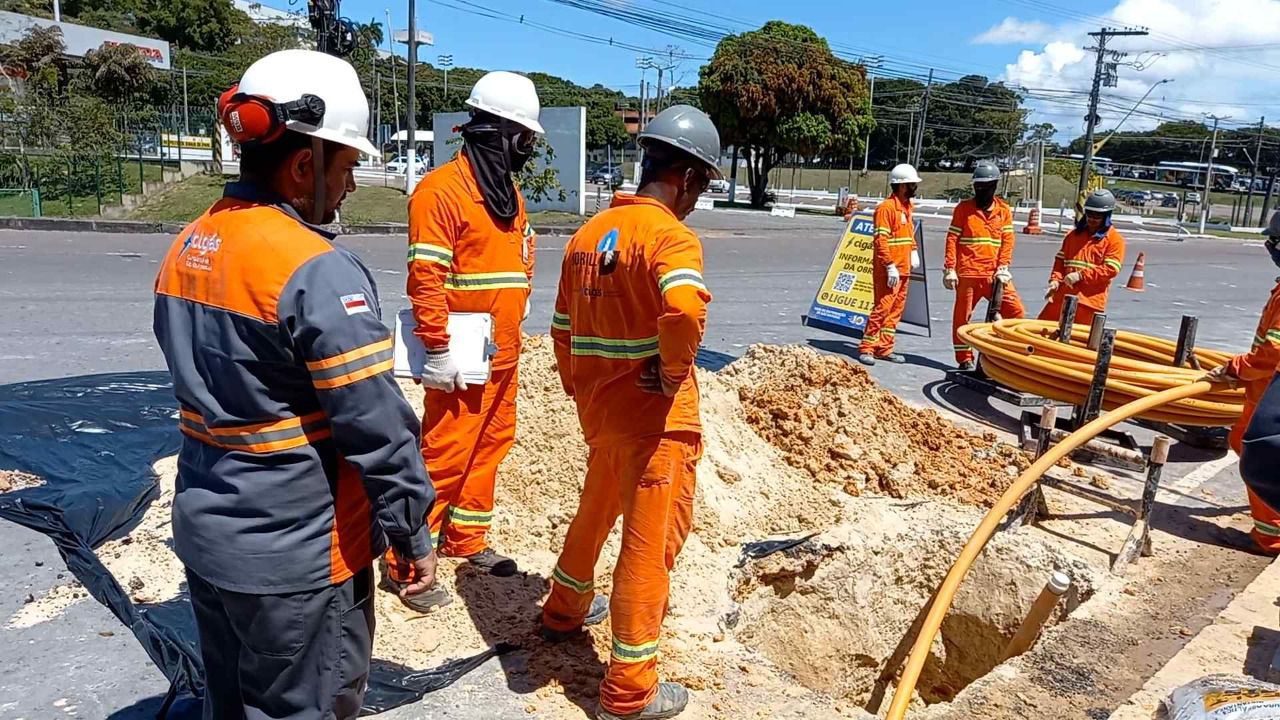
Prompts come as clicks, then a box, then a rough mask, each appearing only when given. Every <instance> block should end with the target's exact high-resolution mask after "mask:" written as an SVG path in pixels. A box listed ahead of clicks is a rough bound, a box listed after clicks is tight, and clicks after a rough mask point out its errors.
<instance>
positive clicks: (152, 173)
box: [0, 162, 162, 218]
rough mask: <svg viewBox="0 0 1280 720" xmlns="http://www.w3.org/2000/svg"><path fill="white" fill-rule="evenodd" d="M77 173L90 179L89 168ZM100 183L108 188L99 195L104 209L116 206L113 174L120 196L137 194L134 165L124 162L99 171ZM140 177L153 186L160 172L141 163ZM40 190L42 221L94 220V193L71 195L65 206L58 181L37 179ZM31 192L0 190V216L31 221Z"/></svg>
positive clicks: (61, 185)
mask: <svg viewBox="0 0 1280 720" xmlns="http://www.w3.org/2000/svg"><path fill="white" fill-rule="evenodd" d="M76 172H77V173H79V174H82V176H86V175H87V177H88V178H92V177H93V173H94V171H93V168H92V167H84V168H77V170H76ZM100 173H101V175H100V176H99V177H100V178H101V181H102V183H103V185H110V187H109V188H105V187H104V189H103V191H102V205H103V207H104V208H105V207H108V206H110V205H116V204H119V201H120V190H119V189H118V188H117V186H116V180H117V177H116V175H117V173H119V174H120V177H119V178H118V179H119V180H120V181H122V183H123V186H124V192H125V193H127V194H136V193H138V192H140V189H141V185H140V182H139V179H138V165H137V163H128V162H124V163H122V165H121V166H117V165H115V164H112V165H110V166H108V167H103V168H101V170H100ZM142 176H143V179H144V180H145V181H146V182H157V181H159V180H160V179H161V178H162V168H161V166H160V165H159V164H156V163H144V164H143V166H142ZM40 186H41V192H40V197H41V203H40V205H41V214H42V215H43V216H44V217H78V218H80V217H94V216H96V215H97V214H98V195H97V193H96V192H94V193H89V194H81V193H77V194H73V195H72V196H71V198H70V203H69V204H68V198H67V196H66V194H65V193H64V192H63V184H62V179H61V178H57V177H44V178H41V179H40ZM31 197H32V193H31V191H19V190H0V216H5V217H31V216H32V214H33V210H32V203H31Z"/></svg>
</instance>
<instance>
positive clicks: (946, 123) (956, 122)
mask: <svg viewBox="0 0 1280 720" xmlns="http://www.w3.org/2000/svg"><path fill="white" fill-rule="evenodd" d="M1021 104H1022V97H1021V96H1020V95H1019V94H1018V93H1016V92H1014V91H1013V90H1012V89H1010V88H1008V87H1006V86H1005V85H1004V84H1003V83H998V82H994V83H993V82H991V81H989V80H988V79H987V78H985V77H983V76H981V75H966V76H965V77H962V78H960V79H959V80H957V81H955V82H951V83H944V84H941V85H937V84H935V85H934V87H933V89H932V90H931V91H930V100H929V115H928V118H927V120H926V122H925V131H924V145H923V151H922V159H921V164H922V165H931V166H935V167H936V166H937V165H938V163H939V162H941V161H943V160H947V161H950V162H952V163H956V162H959V163H963V165H964V167H965V169H972V167H973V165H974V163H976V162H977V161H978V160H981V159H984V158H991V157H1002V156H1006V155H1008V154H1009V153H1011V152H1012V151H1013V148H1014V146H1015V145H1016V144H1017V142H1018V139H1019V138H1020V137H1022V135H1023V132H1024V131H1025V128H1026V124H1025V118H1026V111H1025V110H1023V109H1022V107H1021Z"/></svg>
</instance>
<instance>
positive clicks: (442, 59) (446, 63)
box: [436, 55, 453, 105]
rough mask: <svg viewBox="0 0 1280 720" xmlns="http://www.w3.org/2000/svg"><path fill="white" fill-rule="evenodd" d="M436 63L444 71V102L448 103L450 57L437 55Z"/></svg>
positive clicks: (451, 58) (451, 65) (451, 61)
mask: <svg viewBox="0 0 1280 720" xmlns="http://www.w3.org/2000/svg"><path fill="white" fill-rule="evenodd" d="M436 63H437V64H439V65H440V67H441V68H443V69H444V101H445V104H446V105H447V104H448V103H449V68H451V67H453V56H452V55H437V56H436Z"/></svg>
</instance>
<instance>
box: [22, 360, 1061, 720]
mask: <svg viewBox="0 0 1280 720" xmlns="http://www.w3.org/2000/svg"><path fill="white" fill-rule="evenodd" d="M699 382H700V383H701V389H702V414H703V424H704V428H705V430H704V445H705V455H704V459H703V461H702V463H701V465H700V466H699V473H698V488H697V494H696V499H695V510H694V517H695V523H694V529H693V533H692V534H691V535H690V537H689V538H688V540H687V542H686V544H685V546H684V549H683V551H682V553H681V556H680V560H679V562H678V563H677V565H676V569H675V572H674V573H673V577H672V594H671V606H670V616H669V619H668V621H667V623H666V624H665V626H664V634H663V639H662V659H661V667H662V673H663V676H664V677H665V678H667V679H671V680H676V681H679V682H683V683H685V684H687V685H688V686H689V687H691V688H692V689H694V690H700V691H705V692H704V693H703V694H701V695H699V696H698V700H697V702H698V704H699V709H698V711H697V712H694V713H692V714H691V717H775V716H780V713H781V710H782V709H785V710H787V712H788V714H790V713H794V712H796V711H797V708H807V710H806V711H805V712H806V713H807V714H806V715H804V716H825V717H836V716H842V715H857V714H858V711H857V710H856V709H855V708H854V707H853V706H852V705H851V704H850V703H849V702H848V701H844V700H838V699H833V698H831V697H830V696H829V695H828V694H827V693H821V692H815V691H814V690H813V689H811V688H805V687H800V686H797V685H796V684H795V683H794V682H793V681H792V680H790V679H788V678H787V677H786V675H785V674H784V669H785V671H786V672H792V673H798V672H800V670H799V664H801V663H800V659H802V657H803V654H804V653H805V652H809V650H806V649H805V648H804V647H803V646H797V647H794V648H791V647H782V646H780V645H778V642H780V641H779V639H778V637H779V636H776V635H775V636H772V637H771V638H765V636H764V635H763V634H762V632H761V628H762V627H764V626H766V625H767V624H768V623H771V622H775V621H783V620H785V617H786V613H785V611H784V610H778V611H774V610H770V609H768V608H767V607H766V605H767V603H765V600H766V599H767V598H768V597H769V596H772V595H774V594H775V589H774V588H773V587H772V586H770V585H769V584H768V583H764V582H761V581H760V580H759V578H760V577H761V576H760V573H759V572H753V571H751V570H750V569H751V568H752V567H753V565H752V564H751V563H748V564H747V566H746V567H747V570H739V569H737V568H740V567H742V565H741V560H742V556H741V546H742V545H743V544H744V543H747V542H750V541H754V540H761V539H765V538H769V537H778V536H795V535H800V534H809V533H815V532H823V531H827V532H833V533H837V535H836V537H837V540H834V541H831V542H830V543H828V544H829V545H832V543H834V545H832V546H835V545H839V546H840V547H845V548H847V547H851V546H852V543H851V541H850V540H849V538H850V537H852V536H856V535H858V534H859V533H861V532H866V533H872V534H874V535H876V537H877V538H879V539H878V540H877V541H876V542H875V543H868V544H866V548H864V549H863V550H859V551H858V552H864V551H865V550H868V549H869V550H871V552H870V553H869V554H866V557H865V559H864V560H861V561H859V563H857V564H855V565H854V566H853V567H863V566H875V567H880V568H881V569H880V571H879V572H880V575H879V576H878V577H877V579H878V581H879V582H878V583H876V584H871V583H868V582H863V583H862V584H861V585H859V586H858V588H859V589H858V590H857V596H856V600H857V602H859V603H862V602H868V603H869V602H873V601H874V599H875V598H876V597H877V596H878V593H880V592H882V591H883V589H884V587H885V586H886V585H885V583H889V584H892V583H894V582H900V583H903V584H904V585H905V586H909V587H910V588H911V590H910V592H907V593H906V594H901V602H900V603H899V604H900V605H901V609H902V612H901V613H897V614H895V615H894V616H893V617H892V618H890V619H888V620H886V621H885V622H884V623H883V625H884V627H883V628H882V629H881V630H877V632H881V631H883V634H884V636H885V637H884V639H883V642H878V643H873V644H872V646H873V647H874V648H875V653H880V652H881V651H883V650H884V649H885V648H886V647H888V648H890V649H891V648H892V646H893V645H894V644H895V643H897V642H898V640H899V638H900V636H901V634H902V633H903V632H905V631H906V628H907V627H908V626H909V625H910V621H911V620H912V618H913V616H914V612H915V611H916V610H918V606H919V605H921V604H923V601H924V599H925V598H927V592H926V590H927V588H928V587H929V583H931V582H934V581H936V578H937V577H938V572H937V571H938V569H939V568H941V567H942V562H943V560H945V559H949V557H950V556H951V555H952V550H953V549H954V547H953V546H958V543H959V542H960V541H961V540H962V539H963V537H964V535H965V534H967V532H966V531H967V530H968V529H970V528H971V527H972V525H973V524H974V523H975V522H976V518H977V511H976V510H975V509H973V508H964V507H961V506H957V505H954V504H951V503H949V502H943V503H919V502H916V503H899V502H896V501H893V500H889V499H885V498H878V499H872V498H855V497H853V495H859V494H862V493H868V494H877V493H883V494H889V495H892V496H895V497H901V496H904V495H913V496H917V495H918V496H942V497H944V498H956V499H960V500H964V501H966V502H969V503H975V504H976V503H983V502H988V501H989V499H990V496H991V493H994V492H998V490H999V489H1000V488H1002V487H1003V486H1004V485H1006V484H1007V483H1008V481H1009V476H1008V472H1007V470H1006V467H1007V466H1015V467H1020V466H1021V465H1020V464H1019V460H1020V458H1021V455H1020V454H1019V453H1017V452H1016V451H1012V449H1010V448H1006V447H1003V446H993V444H992V442H991V440H990V439H988V438H983V437H978V436H974V435H971V434H968V433H965V432H964V431H962V430H960V429H958V428H956V427H955V426H954V425H952V424H950V423H949V422H947V421H945V420H944V419H942V418H941V417H940V416H938V415H937V414H936V413H934V412H932V411H927V410H917V409H914V408H911V407H909V406H907V405H905V404H903V403H902V402H901V401H899V400H897V399H896V398H894V397H893V396H891V395H889V394H888V393H887V392H885V391H883V390H881V389H879V388H878V387H877V386H876V385H875V384H874V383H873V382H872V381H871V380H870V379H869V378H868V377H867V376H866V374H865V373H864V372H863V371H862V370H861V369H860V368H855V367H853V366H851V365H849V364H848V363H847V362H845V361H843V360H839V359H834V358H826V357H823V356H819V355H818V354H817V353H814V352H812V351H809V350H804V349H796V348H776V347H756V348H752V349H751V350H750V351H749V352H748V353H747V355H746V356H745V357H744V358H743V359H742V360H740V361H738V362H736V363H734V364H733V365H731V366H730V367H729V368H727V369H726V370H724V371H721V372H720V373H709V372H704V371H701V370H700V371H699ZM402 387H403V389H404V391H405V394H406V396H408V398H409V400H410V402H411V403H412V404H413V405H414V406H415V407H416V408H419V409H420V408H421V407H422V389H421V387H420V386H416V385H413V384H411V383H407V382H406V383H403V384H402ZM517 407H518V429H517V435H516V443H515V447H514V448H513V450H512V452H511V454H510V455H509V456H508V458H507V460H506V462H505V463H504V464H503V466H502V469H501V472H500V475H499V482H498V490H497V508H496V511H495V516H494V525H493V528H492V531H491V533H490V541H491V544H492V545H493V546H494V547H495V548H497V549H498V550H499V551H500V552H503V553H505V554H508V555H511V556H513V557H514V558H516V559H517V560H518V562H519V563H520V565H521V568H522V569H523V570H524V571H525V573H524V574H520V575H517V576H515V577H511V578H491V577H488V576H481V575H479V574H477V573H475V572H473V571H472V570H471V569H470V568H469V567H468V566H466V564H465V563H459V562H456V561H453V560H449V559H442V561H441V564H440V569H439V577H440V578H441V580H442V581H443V582H444V583H445V585H446V586H447V587H448V588H449V589H450V591H451V592H452V593H453V595H454V597H455V601H454V602H453V604H452V605H450V606H448V607H446V608H443V609H441V610H440V611H438V612H437V613H435V614H432V615H430V616H427V617H420V616H417V615H414V614H412V613H410V612H409V611H407V610H405V609H404V608H403V607H402V606H401V605H400V603H399V601H398V600H397V599H396V598H394V597H392V596H391V595H389V594H386V593H378V597H377V612H378V616H379V617H378V632H377V637H376V648H375V655H376V656H377V657H380V658H383V659H385V660H390V661H394V662H398V663H401V664H404V665H407V666H410V667H414V668H427V667H433V666H436V665H438V664H440V663H441V662H443V661H445V660H446V659H449V658H454V657H462V656H467V655H472V654H474V653H477V652H480V651H482V650H484V649H486V648H488V647H490V646H493V645H495V644H497V643H499V642H513V643H517V644H519V645H521V646H523V647H524V648H525V651H524V652H522V653H517V654H514V655H512V656H509V657H507V658H505V659H504V662H503V671H504V673H505V675H506V682H507V684H508V686H509V687H510V688H511V689H512V690H513V691H514V692H518V693H527V694H526V695H524V696H523V698H522V700H521V701H520V702H525V703H527V705H526V709H527V710H528V711H529V712H530V713H535V712H536V713H540V716H544V717H545V716H548V715H549V716H553V717H558V716H581V712H582V711H581V710H580V709H578V707H592V706H593V704H594V696H595V693H596V688H597V687H598V684H599V680H600V678H601V677H602V674H603V670H604V664H605V663H606V662H607V658H608V645H609V630H608V624H607V623H606V624H605V625H603V626H600V627H597V628H593V629H592V632H591V633H590V634H589V635H588V636H585V637H584V638H583V639H582V640H581V641H580V642H570V643H567V644H563V645H558V646H547V645H544V644H542V643H541V642H540V641H539V640H538V639H537V638H536V633H537V628H538V618H539V607H540V605H541V603H542V601H543V599H544V597H545V595H546V593H547V591H548V587H549V586H548V581H547V579H546V578H547V577H549V575H550V572H551V570H552V568H553V567H554V565H555V561H556V555H557V553H558V552H559V550H560V548H561V545H562V543H563V540H564V535H565V532H566V531H567V529H568V524H569V522H570V520H571V519H572V518H573V515H574V513H575V512H576V510H577V501H578V494H579V492H580V490H581V486H582V480H583V476H584V473H585V469H586V459H587V449H586V447H585V445H584V444H583V443H582V440H581V432H580V428H579V426H578V420H577V415H576V413H575V411H574V406H573V403H572V401H571V400H570V399H569V398H567V397H565V396H564V393H563V391H562V390H561V385H560V381H559V378H558V376H557V373H556V369H555V359H554V353H553V352H552V348H551V343H550V340H549V339H547V338H544V337H533V338H528V339H527V341H526V346H525V352H524V353H523V354H522V356H521V360H520V393H519V398H518V405H517ZM1022 462H1023V463H1025V461H1022ZM156 470H157V472H158V474H159V475H160V479H161V480H160V483H161V489H162V494H161V498H160V499H159V500H158V501H157V502H155V503H153V504H152V505H151V507H150V508H149V509H148V511H147V513H146V516H145V517H144V519H143V521H142V523H141V524H140V525H139V527H138V528H136V529H135V530H134V531H133V532H132V533H131V534H130V535H129V536H128V537H127V538H124V539H122V540H118V541H113V542H111V543H108V544H107V545H105V546H104V547H103V548H102V549H101V550H100V551H99V555H100V556H101V557H102V559H103V561H104V563H105V564H106V565H107V567H108V568H109V569H110V570H111V571H112V573H113V574H114V575H115V576H116V578H117V579H118V580H119V581H120V583H121V584H122V585H123V586H125V587H127V588H129V589H130V593H131V595H132V596H133V597H134V599H135V600H138V601H141V602H157V601H163V600H166V599H169V598H171V597H174V596H176V595H177V594H178V592H179V585H180V583H181V582H182V579H183V573H182V567H181V565H180V563H179V562H178V561H177V558H176V557H175V556H174V555H173V553H172V551H171V550H170V549H169V546H170V544H171V535H170V524H169V513H170V507H171V504H172V497H173V495H172V493H173V481H174V474H175V472H176V465H175V462H174V460H173V459H169V460H166V461H162V462H161V463H159V464H158V465H157V468H156ZM815 479H816V480H818V482H815ZM841 528H843V530H842V529H841ZM941 537H948V538H952V541H951V542H948V543H946V544H945V545H944V544H942V543H940V542H939V538H941ZM905 547H915V548H929V549H930V550H931V551H936V552H937V556H936V559H937V562H936V563H925V564H924V565H923V566H922V564H921V563H920V562H919V561H918V560H914V559H912V558H911V557H908V556H907V554H906V553H904V552H901V551H899V552H897V554H896V555H894V557H895V558H896V559H895V560H894V561H893V562H882V561H881V560H877V559H876V556H877V555H878V554H880V553H882V552H886V551H887V550H886V549H893V548H898V549H899V550H901V549H902V548H905ZM617 549H618V533H617V529H615V532H614V534H613V535H612V536H611V537H610V538H609V540H608V542H607V543H606V545H605V548H604V551H603V552H602V554H601V559H600V563H599V565H598V567H597V577H596V582H597V587H598V588H599V590H600V591H602V592H608V591H609V589H610V585H611V577H610V574H609V573H610V570H611V568H612V565H613V562H614V560H615V559H616V556H617ZM842 552H844V551H842ZM849 552H852V551H849ZM864 554H865V553H864ZM890 554H893V553H890ZM1042 557H1047V556H1045V555H1042ZM1050 564H1053V563H1050V562H1048V561H1045V560H1041V561H1037V562H1033V563H1031V566H1032V567H1035V568H1036V569H1037V570H1040V569H1043V567H1047V566H1048V565H1050ZM922 567H927V568H928V572H926V571H925V570H922ZM743 573H748V575H746V576H745V577H747V578H748V579H744V575H743ZM853 575H856V573H846V572H843V571H842V572H840V573H837V574H836V575H835V576H834V577H838V578H842V579H841V580H840V582H845V580H852V576H853ZM1037 575H1038V573H1037ZM1034 582H1040V579H1038V578H1037V579H1036V580H1035V581H1034ZM1034 582H1033V583H1032V584H1034ZM1028 587H1031V585H1028ZM824 592H826V591H824ZM1010 592H1011V593H1012V595H1010V597H1013V598H1015V599H1016V600H1017V601H1018V602H1019V603H1020V602H1021V601H1022V600H1024V599H1025V596H1026V594H1027V593H1028V592H1030V591H1029V590H1028V589H1027V588H1024V587H1022V586H1021V585H1019V586H1018V587H1017V588H1016V590H1014V591H1010ZM84 597H85V594H84V591H83V589H80V588H77V587H74V586H63V587H60V588H55V589H54V590H53V591H52V592H51V593H49V594H48V595H46V596H44V597H42V598H39V599H37V601H36V602H34V603H32V604H29V605H27V606H26V607H24V608H23V609H22V610H20V611H19V612H18V613H17V614H16V615H15V616H14V617H13V618H11V619H10V624H11V625H31V624H34V623H36V622H40V621H42V620H45V619H48V618H51V617H54V616H56V615H57V614H58V613H60V612H61V610H62V609H63V608H65V607H66V605H67V604H69V603H71V602H75V601H78V600H80V599H83V598H84ZM815 597H818V596H817V595H815ZM830 597H831V598H832V599H835V598H838V599H839V600H840V601H843V602H847V601H848V600H849V598H848V597H847V596H844V595H840V594H834V595H831V596H830ZM798 599H799V598H797V600H798ZM1011 607H1012V605H1011ZM744 608H746V610H747V612H745V613H744V612H743V609H744ZM851 611H855V612H856V611H857V608H854V607H852V606H849V605H834V606H831V607H828V608H826V609H825V610H824V612H825V613H826V615H825V616H827V617H835V616H837V615H839V614H840V613H848V612H851ZM1013 612H1014V611H1013V610H1011V611H1010V613H1011V615H1010V617H1012V614H1013ZM740 615H741V616H742V618H743V620H744V622H743V625H742V628H743V631H742V632H743V636H742V637H741V638H739V637H738V636H737V635H736V634H735V631H734V630H733V629H732V627H731V626H733V625H734V622H733V619H735V618H737V617H739V616H740ZM827 627H828V629H831V628H832V627H833V626H827ZM815 629H817V626H815ZM832 631H833V632H835V630H834V629H833V630H832ZM895 633H896V635H895ZM744 641H745V642H747V643H748V644H744ZM824 642H825V640H824ZM762 652H763V653H764V654H765V655H764V656H762V655H761V653H762ZM766 658H768V659H766ZM788 658H792V659H795V661H796V664H795V666H793V664H792V663H791V662H790V661H789V660H788ZM847 659H848V657H846V656H841V657H840V658H839V661H840V662H843V661H845V660H847ZM884 660H885V658H883V657H876V658H872V659H870V660H867V663H870V664H868V665H867V667H866V668H864V669H863V671H861V672H862V676H861V677H862V678H863V680H862V681H860V682H859V687H858V688H857V689H855V688H853V687H852V686H849V687H845V688H844V689H843V690H840V691H836V692H833V693H832V694H834V695H836V696H841V695H843V696H845V697H846V698H849V699H850V700H852V699H853V698H857V699H858V700H861V699H862V697H859V696H860V695H862V694H863V693H865V691H866V682H865V679H866V678H867V677H871V676H872V675H874V674H876V673H878V672H879V671H880V670H881V669H882V666H880V665H879V664H880V663H883V662H884ZM811 679H812V678H810V679H809V680H811ZM464 682H466V681H465V680H464ZM831 690H832V691H835V690H837V688H835V687H833V688H832V689H831ZM829 692H830V691H829ZM770 708H778V709H779V712H778V713H774V712H773V711H772V710H770Z"/></svg>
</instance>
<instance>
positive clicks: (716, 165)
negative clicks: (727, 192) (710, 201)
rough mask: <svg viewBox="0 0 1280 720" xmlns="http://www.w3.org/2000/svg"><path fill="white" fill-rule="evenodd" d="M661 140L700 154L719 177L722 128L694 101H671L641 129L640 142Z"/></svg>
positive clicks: (717, 177)
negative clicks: (668, 105) (673, 102)
mask: <svg viewBox="0 0 1280 720" xmlns="http://www.w3.org/2000/svg"><path fill="white" fill-rule="evenodd" d="M652 142H660V143H665V144H666V145H670V146H671V147H673V148H676V149H677V150H681V151H683V152H685V153H688V154H689V155H692V156H693V157H695V158H697V159H698V160H699V161H701V162H702V164H703V165H706V166H707V168H708V169H709V170H711V177H712V178H714V179H717V180H718V179H720V178H721V177H723V175H722V174H721V172H720V131H719V130H716V126H715V124H714V123H712V122H711V118H709V117H707V114H706V113H704V112H702V111H701V110H699V109H698V108H696V107H693V106H692V105H672V106H671V107H669V108H667V109H666V110H663V111H662V112H660V113H658V114H657V116H655V117H654V118H653V119H652V120H650V121H649V122H648V124H646V125H645V126H644V131H643V132H641V133H640V145H641V146H643V147H648V145H649V143H652Z"/></svg>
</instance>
